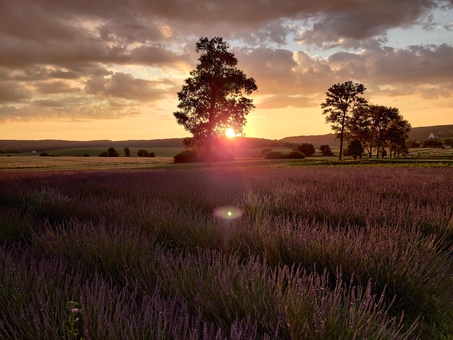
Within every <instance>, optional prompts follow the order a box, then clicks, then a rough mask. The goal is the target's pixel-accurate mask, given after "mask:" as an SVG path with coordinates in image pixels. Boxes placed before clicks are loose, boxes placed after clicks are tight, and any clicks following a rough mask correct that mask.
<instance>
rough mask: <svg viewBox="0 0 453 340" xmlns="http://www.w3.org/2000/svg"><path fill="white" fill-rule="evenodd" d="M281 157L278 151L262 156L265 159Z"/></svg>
mask: <svg viewBox="0 0 453 340" xmlns="http://www.w3.org/2000/svg"><path fill="white" fill-rule="evenodd" d="M282 157H283V154H282V153H281V152H280V151H271V152H268V153H267V154H266V155H264V158H266V159H280V158H282Z"/></svg>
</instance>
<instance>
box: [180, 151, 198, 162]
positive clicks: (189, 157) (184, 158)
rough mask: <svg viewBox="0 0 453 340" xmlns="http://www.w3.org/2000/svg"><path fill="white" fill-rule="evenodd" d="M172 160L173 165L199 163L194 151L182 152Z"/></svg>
mask: <svg viewBox="0 0 453 340" xmlns="http://www.w3.org/2000/svg"><path fill="white" fill-rule="evenodd" d="M173 160H174V162H175V163H194V162H200V157H198V154H197V153H196V152H195V151H192V150H184V151H181V152H180V153H178V154H177V155H175V156H173Z"/></svg>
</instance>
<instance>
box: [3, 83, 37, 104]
mask: <svg viewBox="0 0 453 340" xmlns="http://www.w3.org/2000/svg"><path fill="white" fill-rule="evenodd" d="M31 97H32V95H31V91H30V90H29V89H28V88H26V87H25V86H23V85H21V84H18V83H13V84H10V83H9V82H4V81H3V82H1V81H0V103H14V102H26V101H28V100H29V99H31Z"/></svg>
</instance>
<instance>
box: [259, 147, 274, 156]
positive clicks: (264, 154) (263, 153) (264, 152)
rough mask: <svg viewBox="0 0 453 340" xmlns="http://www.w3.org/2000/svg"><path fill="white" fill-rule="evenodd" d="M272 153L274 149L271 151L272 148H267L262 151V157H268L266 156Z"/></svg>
mask: <svg viewBox="0 0 453 340" xmlns="http://www.w3.org/2000/svg"><path fill="white" fill-rule="evenodd" d="M271 151H272V149H270V148H265V149H263V150H261V157H264V156H266V154H267V153H268V152H271Z"/></svg>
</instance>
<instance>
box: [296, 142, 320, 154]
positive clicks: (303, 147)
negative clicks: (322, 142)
mask: <svg viewBox="0 0 453 340" xmlns="http://www.w3.org/2000/svg"><path fill="white" fill-rule="evenodd" d="M292 151H299V152H302V153H303V154H304V155H305V156H307V157H311V156H313V155H314V154H315V152H316V151H315V147H314V146H313V144H309V143H302V144H298V145H296V146H295V147H294V148H293V150H292Z"/></svg>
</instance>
